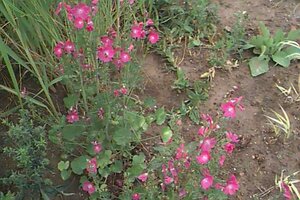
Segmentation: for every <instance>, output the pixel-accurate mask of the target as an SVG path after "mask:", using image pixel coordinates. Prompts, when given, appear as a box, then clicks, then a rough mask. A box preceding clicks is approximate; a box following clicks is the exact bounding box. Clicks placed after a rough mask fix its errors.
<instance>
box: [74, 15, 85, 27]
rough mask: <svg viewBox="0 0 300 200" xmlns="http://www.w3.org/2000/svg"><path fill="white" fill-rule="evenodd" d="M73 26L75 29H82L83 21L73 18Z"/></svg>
mask: <svg viewBox="0 0 300 200" xmlns="http://www.w3.org/2000/svg"><path fill="white" fill-rule="evenodd" d="M74 26H75V28H77V29H82V28H83V27H84V20H83V19H82V18H80V17H77V18H75V20H74Z"/></svg>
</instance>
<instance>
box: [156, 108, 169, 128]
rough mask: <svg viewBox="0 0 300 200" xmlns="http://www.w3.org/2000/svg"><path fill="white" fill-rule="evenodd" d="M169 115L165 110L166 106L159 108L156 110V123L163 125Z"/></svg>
mask: <svg viewBox="0 0 300 200" xmlns="http://www.w3.org/2000/svg"><path fill="white" fill-rule="evenodd" d="M166 117H167V113H166V112H165V109H164V108H159V109H158V110H157V111H156V112H155V118H156V123H157V125H162V124H163V123H164V122H165V120H166Z"/></svg>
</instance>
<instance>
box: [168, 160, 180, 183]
mask: <svg viewBox="0 0 300 200" xmlns="http://www.w3.org/2000/svg"><path fill="white" fill-rule="evenodd" d="M168 166H169V171H170V172H171V174H172V176H173V178H174V183H175V184H176V183H177V182H178V173H177V170H176V169H175V166H174V162H173V160H169V162H168Z"/></svg>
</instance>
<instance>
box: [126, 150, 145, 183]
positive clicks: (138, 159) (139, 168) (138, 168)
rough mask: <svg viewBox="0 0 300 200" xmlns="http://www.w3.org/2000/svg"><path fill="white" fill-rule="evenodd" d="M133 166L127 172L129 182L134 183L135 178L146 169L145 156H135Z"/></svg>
mask: <svg viewBox="0 0 300 200" xmlns="http://www.w3.org/2000/svg"><path fill="white" fill-rule="evenodd" d="M131 165H132V166H131V167H130V168H128V169H127V171H126V174H127V176H128V181H129V182H133V181H134V179H135V177H137V176H138V175H140V174H141V173H142V172H143V171H144V169H146V164H145V155H144V154H142V153H141V154H140V155H135V156H133V158H132V163H131Z"/></svg>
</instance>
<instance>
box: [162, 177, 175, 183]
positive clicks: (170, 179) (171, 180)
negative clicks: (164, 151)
mask: <svg viewBox="0 0 300 200" xmlns="http://www.w3.org/2000/svg"><path fill="white" fill-rule="evenodd" d="M172 182H173V178H172V177H170V176H166V177H165V178H164V183H165V184H166V185H169V184H171V183H172Z"/></svg>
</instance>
